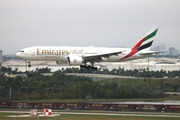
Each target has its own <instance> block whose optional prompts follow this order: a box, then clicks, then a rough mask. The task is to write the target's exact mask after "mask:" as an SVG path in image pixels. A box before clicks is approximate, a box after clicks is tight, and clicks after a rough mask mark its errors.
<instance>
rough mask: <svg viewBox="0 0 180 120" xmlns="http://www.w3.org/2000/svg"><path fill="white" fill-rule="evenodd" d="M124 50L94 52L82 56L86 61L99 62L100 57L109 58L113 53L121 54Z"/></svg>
mask: <svg viewBox="0 0 180 120" xmlns="http://www.w3.org/2000/svg"><path fill="white" fill-rule="evenodd" d="M124 51H125V50H124ZM124 51H117V52H109V53H101V54H95V55H84V56H83V58H84V59H85V60H86V61H88V62H90V61H92V62H101V61H102V57H105V58H109V57H110V56H113V55H115V56H117V55H118V54H121V53H122V52H124Z"/></svg>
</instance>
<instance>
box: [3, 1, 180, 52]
mask: <svg viewBox="0 0 180 120" xmlns="http://www.w3.org/2000/svg"><path fill="white" fill-rule="evenodd" d="M153 26H157V27H159V30H158V33H157V35H156V37H155V41H154V43H153V45H154V46H157V45H160V44H161V43H165V45H166V47H170V46H174V47H176V48H177V49H178V50H180V0H0V42H1V43H0V49H1V50H3V54H15V53H16V52H17V51H19V50H20V49H22V48H25V47H29V46H37V45H51V46H52V45H53V46H64V45H65V46H126V47H133V46H134V44H136V42H137V41H138V40H139V39H140V38H142V37H143V36H144V35H145V34H146V33H147V32H148V31H149V30H150V29H151V28H152V27H153Z"/></svg>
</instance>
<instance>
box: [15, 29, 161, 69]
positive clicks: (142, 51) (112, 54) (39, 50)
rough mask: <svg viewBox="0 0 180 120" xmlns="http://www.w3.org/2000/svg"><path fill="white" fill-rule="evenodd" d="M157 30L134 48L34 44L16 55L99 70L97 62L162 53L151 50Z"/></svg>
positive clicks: (152, 30) (151, 32)
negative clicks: (95, 65)
mask: <svg viewBox="0 0 180 120" xmlns="http://www.w3.org/2000/svg"><path fill="white" fill-rule="evenodd" d="M157 31H158V28H156V27H153V28H152V29H151V30H150V31H149V32H148V33H147V34H146V35H145V36H144V37H143V38H142V39H140V41H139V42H138V43H137V44H136V45H135V46H134V47H132V48H108V47H68V46H33V47H27V48H24V49H22V50H20V51H19V52H18V53H17V54H16V55H17V56H19V57H20V58H22V59H25V60H28V61H31V60H34V61H56V63H57V64H67V65H73V66H75V65H80V67H81V68H87V69H93V70H97V67H94V63H95V62H123V61H129V60H135V59H139V58H144V57H149V56H152V55H156V54H158V53H160V52H159V51H151V50H150V48H151V46H152V43H153V40H154V37H155V35H156V33H157ZM87 63H90V64H91V65H87Z"/></svg>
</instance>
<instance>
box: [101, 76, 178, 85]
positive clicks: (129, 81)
mask: <svg viewBox="0 0 180 120" xmlns="http://www.w3.org/2000/svg"><path fill="white" fill-rule="evenodd" d="M98 82H99V83H101V84H105V83H111V82H115V83H117V84H120V85H121V86H122V85H130V84H131V85H135V86H136V85H142V84H143V83H144V78H141V79H138V78H111V79H106V80H102V81H98ZM146 82H148V79H147V78H146ZM161 82H162V83H163V84H166V83H168V84H170V85H177V84H178V85H180V79H172V78H169V79H164V78H153V79H152V78H151V79H150V85H158V84H159V83H161Z"/></svg>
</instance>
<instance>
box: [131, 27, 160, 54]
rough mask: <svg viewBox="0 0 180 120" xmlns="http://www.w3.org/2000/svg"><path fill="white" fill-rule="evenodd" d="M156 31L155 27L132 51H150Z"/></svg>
mask: <svg viewBox="0 0 180 120" xmlns="http://www.w3.org/2000/svg"><path fill="white" fill-rule="evenodd" d="M157 31H158V28H157V27H153V28H152V29H151V30H150V31H149V32H148V33H147V34H146V35H145V36H144V37H143V38H142V39H141V40H140V41H139V42H138V43H137V44H136V45H135V46H134V47H133V48H132V50H136V51H141V50H150V48H151V45H152V43H153V40H154V37H155V35H156V33H157Z"/></svg>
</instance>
